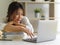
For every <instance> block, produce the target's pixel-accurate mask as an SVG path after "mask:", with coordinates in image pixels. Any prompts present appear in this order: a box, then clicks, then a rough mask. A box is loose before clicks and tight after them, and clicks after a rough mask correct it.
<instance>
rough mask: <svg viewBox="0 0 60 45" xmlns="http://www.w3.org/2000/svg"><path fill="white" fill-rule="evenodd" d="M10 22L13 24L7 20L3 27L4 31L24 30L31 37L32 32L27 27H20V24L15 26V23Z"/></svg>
mask: <svg viewBox="0 0 60 45" xmlns="http://www.w3.org/2000/svg"><path fill="white" fill-rule="evenodd" d="M12 24H13V22H9V23H8V24H7V25H6V26H5V27H4V31H5V32H25V33H27V34H28V35H29V36H30V37H31V38H32V36H33V33H32V32H31V31H29V30H28V29H27V28H25V27H22V26H15V25H12Z"/></svg>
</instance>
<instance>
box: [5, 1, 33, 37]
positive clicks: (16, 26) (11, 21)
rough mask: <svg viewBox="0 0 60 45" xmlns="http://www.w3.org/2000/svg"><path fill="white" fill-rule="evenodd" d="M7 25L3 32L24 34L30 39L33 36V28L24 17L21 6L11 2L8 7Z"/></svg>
mask: <svg viewBox="0 0 60 45" xmlns="http://www.w3.org/2000/svg"><path fill="white" fill-rule="evenodd" d="M7 14H8V15H7V18H8V20H7V22H8V23H7V25H6V26H5V27H4V30H5V32H25V33H26V34H27V35H29V36H30V37H31V38H32V36H33V32H34V30H33V27H32V25H31V23H30V22H29V19H28V18H27V17H26V16H24V9H23V6H22V5H21V4H20V3H19V2H12V3H11V4H10V5H9V7H8V13H7Z"/></svg>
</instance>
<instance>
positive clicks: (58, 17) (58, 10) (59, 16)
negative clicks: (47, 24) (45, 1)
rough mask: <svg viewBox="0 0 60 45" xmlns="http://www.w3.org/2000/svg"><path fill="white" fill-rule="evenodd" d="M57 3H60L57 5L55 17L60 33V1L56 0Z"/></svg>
mask: <svg viewBox="0 0 60 45" xmlns="http://www.w3.org/2000/svg"><path fill="white" fill-rule="evenodd" d="M55 2H59V3H56V4H55V17H56V20H57V21H58V27H57V31H58V32H60V0H55Z"/></svg>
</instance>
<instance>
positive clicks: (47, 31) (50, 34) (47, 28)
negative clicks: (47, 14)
mask: <svg viewBox="0 0 60 45" xmlns="http://www.w3.org/2000/svg"><path fill="white" fill-rule="evenodd" d="M56 30H57V21H56V20H40V21H38V27H37V35H36V36H34V37H33V38H32V39H31V38H27V39H23V40H24V41H27V42H34V43H36V42H45V41H50V40H54V39H55V38H56Z"/></svg>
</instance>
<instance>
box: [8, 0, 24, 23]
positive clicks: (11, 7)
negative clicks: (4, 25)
mask: <svg viewBox="0 0 60 45" xmlns="http://www.w3.org/2000/svg"><path fill="white" fill-rule="evenodd" d="M19 8H20V9H23V6H22V4H20V3H19V2H16V1H15V2H12V3H11V4H10V5H9V7H8V12H7V18H8V19H7V22H9V21H10V18H11V16H12V14H13V12H14V11H16V10H18V9H19ZM23 11H24V9H23ZM23 16H24V15H23Z"/></svg>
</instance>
